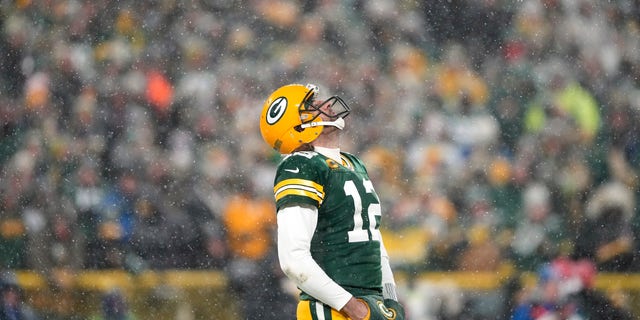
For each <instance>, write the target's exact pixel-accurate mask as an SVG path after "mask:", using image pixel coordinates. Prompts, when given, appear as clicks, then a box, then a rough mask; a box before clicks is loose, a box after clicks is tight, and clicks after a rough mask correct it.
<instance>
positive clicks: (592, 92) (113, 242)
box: [0, 0, 640, 291]
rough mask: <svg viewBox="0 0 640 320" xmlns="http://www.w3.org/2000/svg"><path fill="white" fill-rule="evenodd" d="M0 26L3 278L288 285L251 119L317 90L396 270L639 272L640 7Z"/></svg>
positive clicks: (553, 5) (147, 11)
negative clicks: (360, 171) (84, 274)
mask: <svg viewBox="0 0 640 320" xmlns="http://www.w3.org/2000/svg"><path fill="white" fill-rule="evenodd" d="M0 4H1V6H0V27H1V29H0V32H1V36H0V57H1V60H0V119H1V124H2V127H1V129H0V130H1V131H0V137H1V138H0V267H2V268H7V269H33V270H39V271H43V272H45V273H46V274H57V273H55V272H53V270H69V271H70V272H74V271H77V270H83V269H107V268H124V269H127V270H130V271H132V272H140V271H142V270H146V269H168V268H203V269H209V268H214V269H220V270H229V272H230V276H231V278H232V279H235V278H238V279H245V278H244V277H248V276H250V275H251V274H252V272H253V271H255V270H272V273H273V276H274V277H276V278H277V277H279V276H280V275H279V274H278V271H277V270H278V268H277V265H276V263H275V259H274V256H273V254H274V253H273V250H274V245H273V228H274V207H273V204H272V202H273V201H272V182H273V174H274V172H275V168H276V166H277V163H278V161H279V160H280V155H278V154H276V153H275V152H274V151H273V150H270V149H269V148H268V146H266V144H265V143H263V142H262V140H261V138H260V134H259V130H258V122H257V121H258V119H259V113H260V111H261V109H262V104H263V101H264V99H265V98H266V97H267V96H268V94H269V93H270V92H271V91H272V90H274V89H275V88H277V87H279V86H280V85H284V84H287V83H292V82H299V83H307V82H311V83H315V84H318V85H319V86H320V87H321V92H324V94H327V95H328V94H337V95H340V96H341V97H343V98H344V99H345V100H346V101H347V103H348V104H349V105H350V106H351V108H352V110H353V111H352V115H350V116H349V117H348V118H347V119H346V120H347V124H348V127H349V129H348V130H347V131H346V132H345V136H344V137H343V141H342V144H343V149H344V150H346V151H349V152H352V153H355V154H358V155H360V156H362V158H363V159H364V161H365V162H366V163H367V165H368V168H369V171H370V172H369V173H370V176H371V178H372V180H373V181H374V183H375V185H376V187H377V192H378V194H379V195H380V196H381V198H382V204H383V208H384V210H385V211H384V212H385V218H384V219H385V222H384V223H385V225H386V229H385V230H384V231H385V233H388V234H389V238H390V240H389V247H390V251H391V253H392V256H393V255H394V252H396V253H397V255H398V256H399V258H398V259H395V260H393V263H394V264H395V267H396V268H409V269H411V270H462V271H495V270H499V269H500V268H501V267H502V266H504V265H505V264H509V265H512V266H514V267H515V268H516V269H517V270H529V271H535V270H538V269H539V268H540V267H542V266H543V265H544V263H547V262H549V261H551V260H553V259H556V258H558V257H569V258H571V259H576V260H577V259H588V260H589V261H592V262H593V263H595V265H596V267H597V269H598V270H599V271H615V272H637V271H640V260H639V259H640V257H639V256H638V248H640V215H639V214H638V204H639V202H640V187H639V183H640V180H639V176H638V175H639V174H638V172H640V126H638V124H639V123H640V55H639V54H638V52H640V2H639V1H638V0H619V1H597V0H522V1H510V0H481V1H474V0H464V1H407V0H403V1H392V0H369V1H365V0H347V1H337V0H315V1H314V0H308V1H302V0H300V1H296V0H276V1H267V0H251V1H232V0H229V1H217V0H201V1H184V2H183V1H175V0H158V1H134V0H120V1H107V0H97V1H75V0H53V1H30V0H20V1H8V0H2V1H0ZM394 235H407V236H401V237H397V236H396V237H394ZM409 235H410V236H409ZM397 248H412V250H414V251H412V252H411V254H404V255H402V254H401V252H400V251H401V250H398V249H397ZM394 250H395V251H394ZM479 257H482V258H479ZM230 266H232V267H230ZM256 268H258V269H256ZM252 270H253V271H252ZM63 274H64V273H63ZM240 283H243V281H240ZM244 290H249V291H251V289H246V288H244Z"/></svg>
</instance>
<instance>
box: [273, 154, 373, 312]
mask: <svg viewBox="0 0 640 320" xmlns="http://www.w3.org/2000/svg"><path fill="white" fill-rule="evenodd" d="M341 158H342V163H337V162H336V161H334V160H332V159H330V158H327V157H326V156H324V155H322V154H320V153H317V152H314V151H304V152H296V153H293V154H291V155H289V156H287V157H286V158H285V159H284V160H283V161H282V162H281V163H280V165H279V166H278V170H277V172H276V177H275V187H274V193H275V199H276V206H277V208H278V209H280V208H282V207H286V206H289V205H296V204H305V205H312V206H315V207H317V208H318V223H317V226H316V230H315V233H314V235H313V239H312V241H311V255H312V257H313V258H314V259H315V261H316V262H317V263H318V264H319V265H320V267H321V268H322V269H323V270H324V271H325V272H326V273H327V275H329V277H331V278H332V279H333V280H334V281H335V282H336V283H338V284H339V285H341V286H342V287H344V288H345V289H346V290H347V291H349V292H350V293H351V294H353V295H356V296H358V295H364V294H372V293H380V292H381V289H382V285H381V282H382V271H381V265H380V238H381V236H380V231H379V228H380V220H381V207H380V200H379V198H378V195H377V194H376V192H375V190H374V188H373V184H372V183H371V181H370V180H369V175H368V174H367V170H366V168H365V166H364V165H363V164H362V162H361V161H360V160H359V159H358V158H357V157H355V156H354V155H351V154H348V153H344V152H343V153H341ZM301 298H302V299H312V298H311V297H309V296H308V295H306V294H305V293H302V296H301Z"/></svg>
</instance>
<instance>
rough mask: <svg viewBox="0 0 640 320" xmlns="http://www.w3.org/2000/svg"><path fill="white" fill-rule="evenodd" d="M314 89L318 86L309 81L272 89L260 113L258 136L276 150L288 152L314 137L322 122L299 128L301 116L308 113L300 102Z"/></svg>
mask: <svg viewBox="0 0 640 320" xmlns="http://www.w3.org/2000/svg"><path fill="white" fill-rule="evenodd" d="M317 92H318V87H317V86H315V85H311V84H308V85H306V86H305V85H302V84H289V85H285V86H282V87H280V88H278V89H277V90H276V91H274V92H273V93H272V94H271V95H270V96H269V98H267V100H266V101H265V103H264V105H263V107H262V113H261V114H260V133H261V134H262V139H264V141H265V142H266V143H267V144H269V145H270V146H271V147H272V148H273V149H275V150H276V151H278V152H280V153H282V154H288V153H291V152H293V150H295V149H296V148H298V147H300V146H301V145H303V144H305V143H309V142H312V141H313V140H315V139H316V138H318V136H319V135H320V133H321V132H322V128H323V126H313V127H309V128H304V129H302V128H300V125H301V124H302V123H303V120H302V118H301V116H308V115H305V114H304V110H305V106H304V102H305V100H310V99H312V98H313V96H314V95H316V94H317ZM301 112H302V114H301ZM309 120H310V119H309ZM305 122H306V121H305Z"/></svg>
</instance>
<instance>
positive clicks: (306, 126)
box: [300, 118, 344, 130]
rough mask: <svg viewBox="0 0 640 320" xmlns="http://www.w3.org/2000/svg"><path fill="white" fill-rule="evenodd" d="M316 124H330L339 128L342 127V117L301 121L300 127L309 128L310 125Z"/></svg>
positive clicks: (315, 125)
mask: <svg viewBox="0 0 640 320" xmlns="http://www.w3.org/2000/svg"><path fill="white" fill-rule="evenodd" d="M317 126H332V127H336V128H338V129H340V130H343V129H344V119H342V118H338V119H336V121H313V122H307V123H303V124H301V125H300V128H302V129H304V128H311V127H317Z"/></svg>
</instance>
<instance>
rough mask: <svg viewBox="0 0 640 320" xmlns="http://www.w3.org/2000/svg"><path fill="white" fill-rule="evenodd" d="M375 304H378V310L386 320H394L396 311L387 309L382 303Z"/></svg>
mask: <svg viewBox="0 0 640 320" xmlns="http://www.w3.org/2000/svg"><path fill="white" fill-rule="evenodd" d="M377 303H378V308H379V309H380V312H381V313H382V315H383V316H384V317H385V318H386V319H395V318H396V311H395V310H393V309H389V308H387V306H385V305H384V302H382V301H377Z"/></svg>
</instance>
